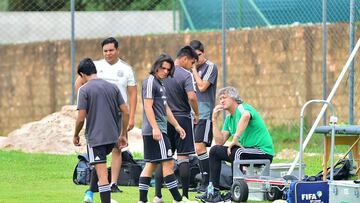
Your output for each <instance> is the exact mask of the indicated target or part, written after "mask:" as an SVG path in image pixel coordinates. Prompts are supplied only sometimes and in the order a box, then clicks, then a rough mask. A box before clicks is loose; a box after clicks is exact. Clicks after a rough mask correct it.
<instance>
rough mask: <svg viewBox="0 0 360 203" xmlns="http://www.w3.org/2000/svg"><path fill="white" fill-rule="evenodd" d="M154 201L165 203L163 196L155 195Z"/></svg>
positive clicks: (154, 202) (155, 202)
mask: <svg viewBox="0 0 360 203" xmlns="http://www.w3.org/2000/svg"><path fill="white" fill-rule="evenodd" d="M153 203H164V200H163V199H162V198H161V197H158V196H155V197H154V199H153Z"/></svg>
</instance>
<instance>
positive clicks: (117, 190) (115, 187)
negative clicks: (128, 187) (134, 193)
mask: <svg viewBox="0 0 360 203" xmlns="http://www.w3.org/2000/svg"><path fill="white" fill-rule="evenodd" d="M111 192H123V191H122V190H120V188H119V187H118V186H117V185H116V184H115V183H114V184H112V185H111Z"/></svg>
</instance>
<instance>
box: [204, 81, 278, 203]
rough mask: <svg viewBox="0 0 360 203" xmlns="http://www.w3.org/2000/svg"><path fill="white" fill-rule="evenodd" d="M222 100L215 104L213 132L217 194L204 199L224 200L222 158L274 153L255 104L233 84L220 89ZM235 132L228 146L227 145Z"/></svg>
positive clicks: (212, 167) (212, 178) (213, 175)
mask: <svg viewBox="0 0 360 203" xmlns="http://www.w3.org/2000/svg"><path fill="white" fill-rule="evenodd" d="M219 100H220V104H219V105H217V106H215V108H214V110H213V114H212V122H213V135H214V139H215V144H216V145H214V146H213V147H212V148H211V149H210V163H211V164H210V182H212V184H213V186H214V195H213V196H211V197H210V198H207V194H206V193H205V194H203V195H202V196H201V197H200V198H201V199H203V200H205V202H221V201H223V197H222V196H221V194H220V192H219V181H220V170H221V161H222V160H225V161H228V162H233V161H234V160H235V159H269V160H270V162H271V161H272V159H273V156H274V154H275V153H274V145H273V142H272V139H271V136H270V134H269V131H268V129H267V127H266V125H265V123H264V121H263V120H262V118H261V117H260V115H259V113H258V112H257V111H256V110H255V108H254V107H252V106H250V105H249V104H247V103H245V102H243V101H242V99H241V98H240V96H239V94H238V92H237V91H236V89H235V88H234V87H225V88H222V89H220V90H219ZM223 110H226V111H228V113H229V114H228V115H227V116H226V119H225V121H224V124H223V128H222V131H221V132H220V130H219V128H218V122H217V120H218V117H219V114H220V112H222V111H223ZM230 136H232V141H231V143H230V144H229V146H224V144H225V142H226V141H227V140H228V138H229V137H230Z"/></svg>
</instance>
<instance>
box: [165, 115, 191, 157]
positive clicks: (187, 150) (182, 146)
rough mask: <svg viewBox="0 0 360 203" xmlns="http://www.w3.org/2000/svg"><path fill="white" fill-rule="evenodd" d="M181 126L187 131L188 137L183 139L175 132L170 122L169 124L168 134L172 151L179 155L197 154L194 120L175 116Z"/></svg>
mask: <svg viewBox="0 0 360 203" xmlns="http://www.w3.org/2000/svg"><path fill="white" fill-rule="evenodd" d="M175 118H176V120H177V121H178V123H179V124H180V126H181V127H182V128H183V129H184V130H185V132H186V137H185V139H181V138H180V135H179V133H178V132H177V131H176V130H175V128H174V126H172V125H171V124H170V123H169V122H168V124H167V134H168V137H169V139H170V143H171V149H172V151H173V153H175V151H176V153H177V154H178V155H190V154H195V146H194V133H193V132H194V127H193V126H194V125H193V122H192V118H190V117H187V116H175Z"/></svg>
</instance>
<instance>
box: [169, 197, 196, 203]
mask: <svg viewBox="0 0 360 203" xmlns="http://www.w3.org/2000/svg"><path fill="white" fill-rule="evenodd" d="M173 203H198V201H191V200H188V198H186V197H182V200H181V201H180V202H178V201H175V200H174V201H173Z"/></svg>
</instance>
